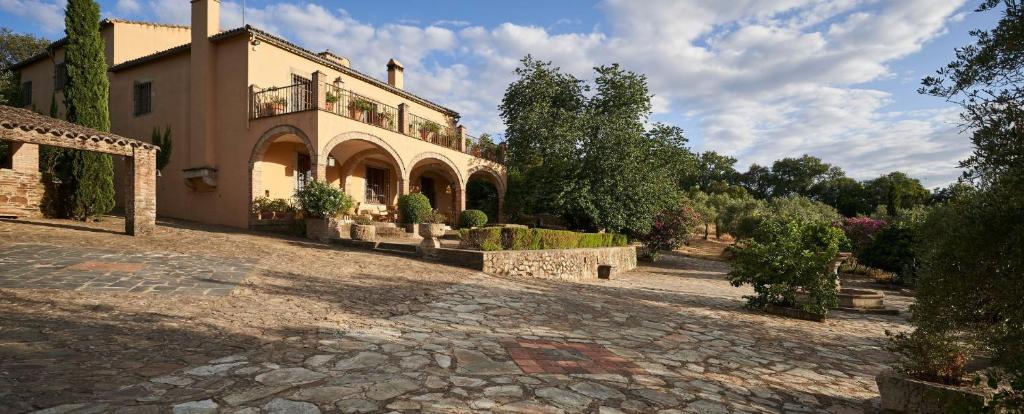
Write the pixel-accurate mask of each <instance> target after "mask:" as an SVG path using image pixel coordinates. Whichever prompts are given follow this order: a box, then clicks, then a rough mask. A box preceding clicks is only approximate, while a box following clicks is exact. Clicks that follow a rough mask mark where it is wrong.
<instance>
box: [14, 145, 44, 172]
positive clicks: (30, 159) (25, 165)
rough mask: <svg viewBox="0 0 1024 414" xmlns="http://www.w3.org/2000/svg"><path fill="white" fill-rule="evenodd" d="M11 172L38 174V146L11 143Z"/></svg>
mask: <svg viewBox="0 0 1024 414" xmlns="http://www.w3.org/2000/svg"><path fill="white" fill-rule="evenodd" d="M11 144H13V145H11V170H14V171H17V172H20V173H38V172H39V145H36V144H29V143H27V142H12V143H11Z"/></svg>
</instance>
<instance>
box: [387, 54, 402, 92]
mask: <svg viewBox="0 0 1024 414" xmlns="http://www.w3.org/2000/svg"><path fill="white" fill-rule="evenodd" d="M404 71H405V68H404V67H402V63H401V62H399V61H397V60H394V59H391V60H389V61H388V85H391V86H394V87H396V88H398V89H402V88H404V87H405V74H404V73H403V72H404Z"/></svg>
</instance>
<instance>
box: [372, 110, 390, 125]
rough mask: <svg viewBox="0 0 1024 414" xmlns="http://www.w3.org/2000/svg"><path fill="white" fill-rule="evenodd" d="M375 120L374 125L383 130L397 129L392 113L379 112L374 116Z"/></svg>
mask: <svg viewBox="0 0 1024 414" xmlns="http://www.w3.org/2000/svg"><path fill="white" fill-rule="evenodd" d="M374 118H375V119H374V123H375V124H377V126H379V127H381V128H386V129H394V128H395V116H394V115H392V114H391V113H390V112H384V111H378V112H377V113H375V114H374Z"/></svg>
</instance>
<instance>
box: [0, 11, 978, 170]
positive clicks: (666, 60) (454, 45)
mask: <svg viewBox="0 0 1024 414" xmlns="http://www.w3.org/2000/svg"><path fill="white" fill-rule="evenodd" d="M31 1H34V2H38V1H41V0H0V7H2V8H5V9H6V8H7V7H8V6H7V5H9V4H15V3H17V4H24V3H28V2H31ZM141 1H146V3H145V5H146V6H145V7H143V8H148V14H149V15H150V16H156V18H157V19H158V20H162V21H169V22H179V23H180V22H187V20H188V9H187V8H186V7H181V4H180V0H120V2H123V3H125V4H126V5H125V6H124V8H125V10H124V12H125V13H136V12H134V11H132V10H134V9H133V8H132V6H130V5H129V3H131V2H141ZM965 1H966V0H947V1H943V2H936V1H934V0H901V1H881V0H832V1H818V0H735V1H730V2H725V1H718V0H691V1H678V0H649V1H645V2H644V3H643V5H642V7H639V6H638V3H637V2H635V1H630V0H605V1H604V2H603V3H602V4H601V6H600V10H602V11H603V12H604V13H605V14H606V15H607V16H606V17H607V21H608V22H609V25H608V27H609V29H607V30H601V29H592V30H591V31H575V32H570V33H561V32H559V33H554V32H552V31H550V30H548V29H546V28H543V27H538V26H529V25H522V24H514V23H503V24H499V25H497V26H493V27H482V26H474V25H470V24H467V22H463V21H436V22H433V23H431V24H421V23H419V22H416V21H400V22H398V23H391V24H381V25H372V24H368V23H365V22H362V21H360V20H358V18H357V17H354V16H350V15H349V14H348V13H347V12H346V11H345V10H342V9H328V8H325V7H323V6H320V5H317V4H314V3H287V2H286V3H274V4H270V5H267V6H263V7H249V8H248V9H247V11H246V21H247V23H250V24H253V25H255V26H257V27H261V28H263V29H265V30H268V31H271V32H274V33H277V34H280V35H283V36H285V37H288V38H289V39H291V40H293V41H295V42H296V43H299V44H301V45H303V46H306V47H308V48H310V49H313V50H323V49H331V50H332V51H334V52H336V53H338V54H341V55H344V56H347V57H349V58H351V59H352V63H353V65H354V66H355V67H356V68H358V69H360V70H363V71H365V72H367V73H369V74H371V75H376V76H381V77H383V75H384V63H385V62H386V61H387V59H389V58H392V57H394V58H397V59H399V60H401V61H402V62H403V63H404V64H405V66H406V87H407V88H408V89H410V90H411V91H413V92H414V93H418V94H422V95H424V96H427V97H430V98H433V99H436V100H437V101H439V102H442V103H444V104H445V105H448V106H451V107H453V108H455V109H456V110H459V111H460V112H461V113H462V114H463V117H464V118H463V122H464V123H465V124H466V125H467V126H469V127H470V129H471V131H472V132H473V133H480V132H500V131H501V130H502V129H503V127H502V125H501V123H500V119H498V116H497V105H498V103H499V102H500V99H501V96H502V94H503V92H504V90H505V87H506V86H507V85H508V83H509V82H510V81H511V80H512V79H513V70H514V69H515V68H516V66H518V63H519V60H520V59H521V58H522V57H523V56H525V55H527V54H532V55H534V56H535V57H537V58H539V59H543V60H551V61H553V62H554V63H555V64H556V65H557V66H560V67H561V68H562V69H563V70H565V71H568V72H570V73H573V74H575V75H577V76H579V77H582V78H584V79H589V78H591V77H592V76H593V70H592V68H593V67H594V66H597V65H601V64H609V63H613V62H618V63H621V64H622V65H623V66H624V67H625V68H626V69H629V70H633V71H636V72H640V73H644V74H646V75H648V77H649V84H650V86H651V91H652V93H654V94H655V96H656V97H655V99H654V101H653V107H654V110H655V112H656V113H658V114H659V119H678V120H679V121H690V123H692V124H694V125H697V126H698V128H697V130H692V131H688V133H689V135H691V136H699V137H700V139H699V140H698V141H699V142H701V145H700V146H701V147H702V148H700V149H713V150H716V151H719V152H723V153H726V154H732V155H735V156H737V157H738V158H739V159H740V161H741V164H744V165H745V164H748V163H751V162H758V163H767V162H770V161H772V160H774V159H778V158H781V157H785V156H799V155H800V154H803V153H811V154H813V155H817V156H821V157H823V158H824V159H825V160H826V161H828V162H832V163H834V164H837V165H839V166H841V167H843V168H844V169H845V170H846V171H847V172H848V173H849V174H851V175H852V176H855V177H858V178H870V177H871V176H873V175H877V174H881V173H883V172H888V171H891V170H901V171H906V172H908V173H911V174H913V175H916V176H919V177H921V178H923V179H925V181H926V184H928V185H938V184H942V183H944V182H946V181H949V180H950V179H952V178H953V177H955V176H956V175H957V172H956V170H955V165H956V161H957V160H959V159H961V158H963V157H964V156H965V155H966V153H967V152H968V151H969V144H968V142H967V138H966V137H964V136H960V135H958V129H957V128H956V127H955V126H954V125H953V123H954V122H955V121H956V111H955V110H946V109H936V110H929V111H917V112H900V111H897V110H895V109H893V107H894V106H893V105H892V103H893V102H892V99H893V97H892V95H891V94H890V93H888V92H886V91H882V90H876V89H871V88H867V87H864V86H863V85H864V84H865V83H867V82H870V81H874V80H880V79H890V78H897V79H901V78H903V77H908V76H913V75H912V74H909V75H908V74H902V73H893V72H892V70H891V68H890V64H891V63H892V62H894V61H896V60H898V59H902V58H905V57H907V56H910V55H912V54H914V53H916V52H918V51H920V50H921V48H922V47H923V46H924V45H925V44H926V43H927V42H928V41H930V40H932V39H934V38H936V37H938V36H940V35H942V34H943V33H945V27H946V25H947V24H949V23H951V22H956V21H959V20H962V19H963V13H962V12H963V10H961V9H962V6H963V4H964V2H965ZM119 8H120V3H119ZM223 8H224V9H223V18H222V20H223V22H224V25H225V27H235V26H238V25H240V24H241V17H240V15H241V8H240V7H239V4H238V3H236V2H228V1H225V2H224V3H223ZM563 20H565V21H564V22H563V21H559V22H558V23H556V24H555V25H556V26H559V25H564V24H570V23H573V22H572V21H570V20H566V19H563ZM908 87H909V86H908ZM937 105H940V104H939V103H937Z"/></svg>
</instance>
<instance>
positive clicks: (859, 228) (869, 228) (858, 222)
mask: <svg viewBox="0 0 1024 414" xmlns="http://www.w3.org/2000/svg"><path fill="white" fill-rule="evenodd" d="M885 224H886V223H885V221H883V220H875V219H873V218H870V217H851V218H847V219H845V220H843V223H842V226H841V228H842V229H843V233H844V234H846V238H848V239H850V245H851V247H853V254H854V255H856V256H859V255H860V254H861V252H863V251H864V249H866V248H867V247H868V246H869V245H871V243H873V242H874V240H875V234H877V233H878V232H879V231H881V230H882V228H884V227H885Z"/></svg>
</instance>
